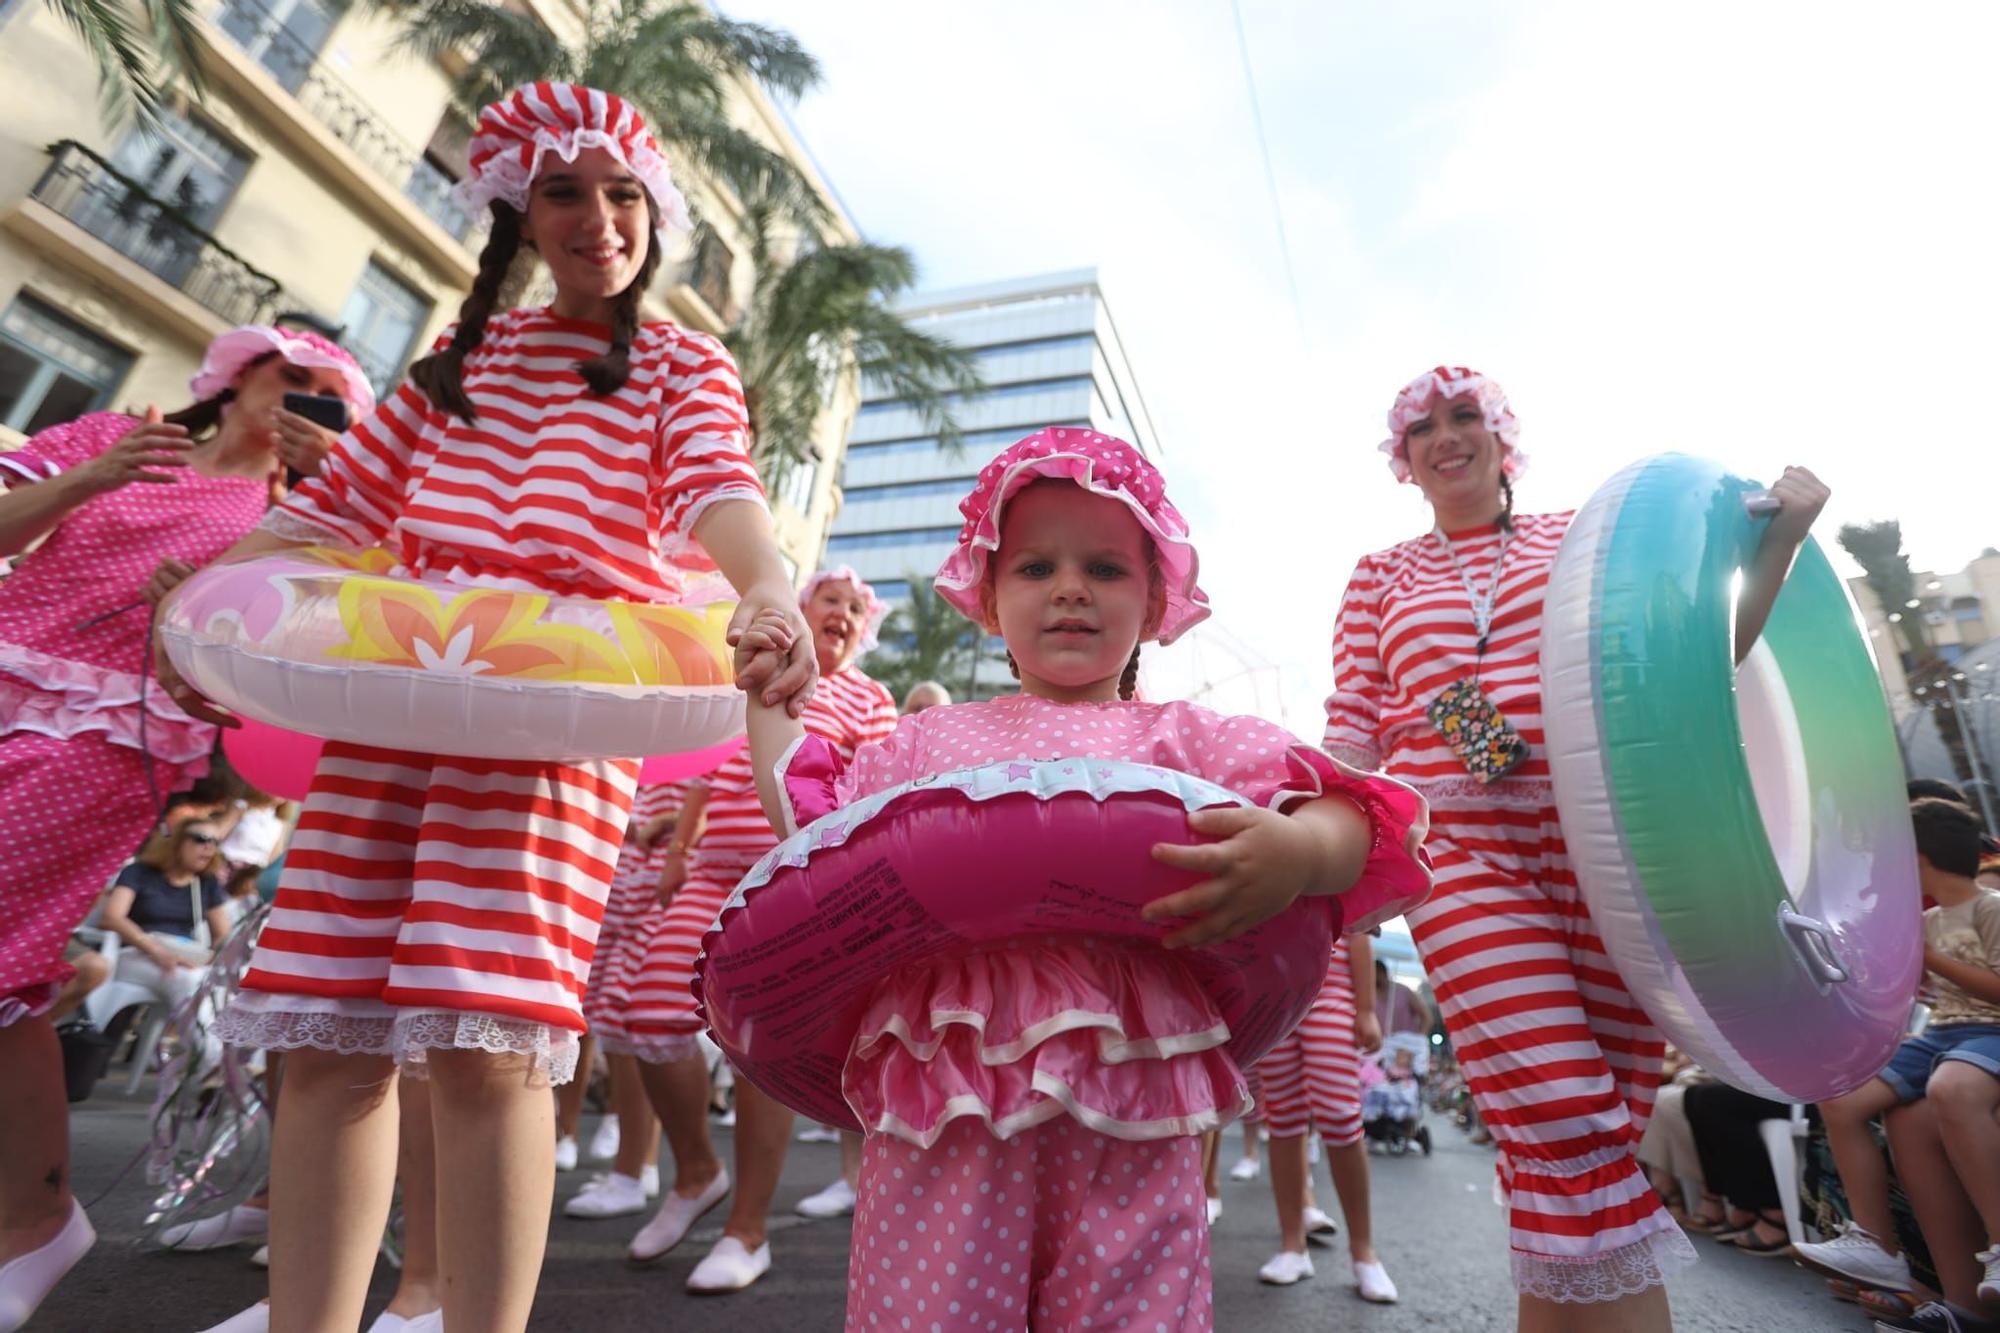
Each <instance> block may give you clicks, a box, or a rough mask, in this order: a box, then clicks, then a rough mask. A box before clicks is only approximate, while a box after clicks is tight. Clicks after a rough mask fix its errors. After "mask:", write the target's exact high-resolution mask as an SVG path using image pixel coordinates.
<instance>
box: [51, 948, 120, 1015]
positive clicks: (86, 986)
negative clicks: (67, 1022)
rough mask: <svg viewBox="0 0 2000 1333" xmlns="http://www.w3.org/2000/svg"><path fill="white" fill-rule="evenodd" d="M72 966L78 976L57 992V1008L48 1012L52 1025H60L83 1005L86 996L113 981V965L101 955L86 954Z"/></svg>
mask: <svg viewBox="0 0 2000 1333" xmlns="http://www.w3.org/2000/svg"><path fill="white" fill-rule="evenodd" d="M71 966H73V967H75V968H76V975H75V976H73V977H71V978H70V979H69V980H68V981H65V982H64V983H63V986H62V989H61V990H59V991H57V992H56V1002H55V1007H53V1008H52V1009H50V1010H49V1012H48V1020H49V1022H51V1023H60V1022H61V1021H62V1020H63V1019H65V1018H68V1017H69V1016H70V1013H71V1011H73V1010H74V1009H75V1008H76V1007H77V1006H78V1005H80V1004H82V1003H83V1001H84V997H85V996H87V995H89V994H90V993H91V992H92V991H94V990H96V989H97V988H98V987H99V986H102V985H103V984H104V983H105V982H107V981H109V980H111V964H109V963H107V962H105V961H104V955H103V954H101V953H87V954H84V955H83V956H82V957H80V958H78V959H77V960H76V962H75V963H73V964H71Z"/></svg>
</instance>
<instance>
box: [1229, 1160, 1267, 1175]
mask: <svg viewBox="0 0 2000 1333" xmlns="http://www.w3.org/2000/svg"><path fill="white" fill-rule="evenodd" d="M1263 1174H1264V1164H1263V1163H1262V1162H1260V1161H1258V1160H1257V1159H1256V1158H1254V1157H1246V1158H1244V1159H1243V1160H1242V1161H1240V1162H1238V1163H1237V1164H1236V1165H1235V1166H1232V1167H1230V1168H1229V1178H1230V1179H1231V1180H1255V1179H1256V1178H1257V1177H1259V1176H1261V1175H1263Z"/></svg>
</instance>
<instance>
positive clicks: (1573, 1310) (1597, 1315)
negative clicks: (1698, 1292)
mask: <svg viewBox="0 0 2000 1333" xmlns="http://www.w3.org/2000/svg"><path fill="white" fill-rule="evenodd" d="M1519 1320H1520V1330H1521V1333H1673V1327H1674V1315H1673V1310H1672V1309H1671V1308H1670V1307H1669V1306H1668V1305H1667V1289H1666V1288H1665V1287H1648V1288H1646V1289H1645V1290H1644V1291H1642V1292H1639V1293H1638V1294H1637V1295H1633V1296H1624V1297H1620V1298H1619V1299H1618V1300H1615V1301H1603V1302H1592V1303H1591V1304H1588V1305H1567V1304H1562V1303H1560V1302H1557V1301H1545V1300H1542V1299H1541V1298H1540V1297H1537V1296H1523V1297H1521V1306H1520V1315H1519Z"/></svg>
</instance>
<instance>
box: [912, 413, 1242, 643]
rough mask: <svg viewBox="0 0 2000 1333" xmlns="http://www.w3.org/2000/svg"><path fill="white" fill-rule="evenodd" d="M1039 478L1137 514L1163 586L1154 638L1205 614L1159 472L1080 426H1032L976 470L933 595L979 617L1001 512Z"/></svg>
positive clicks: (1171, 636)
mask: <svg viewBox="0 0 2000 1333" xmlns="http://www.w3.org/2000/svg"><path fill="white" fill-rule="evenodd" d="M1041 477H1057V478H1060V479H1062V480H1064V481H1073V482H1075V483H1076V484H1077V485H1079V486H1081V487H1083V488H1084V489H1085V490H1087V491H1089V492H1090V493H1091V494H1092V495H1101V496H1104V497H1106V498H1107V499H1112V500H1116V501H1118V502H1119V503H1120V504H1123V505H1124V506H1125V507H1126V508H1128V509H1130V510H1131V511H1132V514H1133V517H1135V518H1137V519H1138V520H1139V526H1140V527H1142V528H1144V529H1145V530H1146V535H1147V536H1148V537H1150V538H1151V539H1152V542H1153V549H1154V550H1155V551H1156V552H1157V553H1158V556H1159V561H1160V574H1161V578H1162V579H1163V581H1164V582H1165V584H1166V603H1167V606H1166V615H1165V616H1164V617H1163V618H1162V619H1161V621H1160V642H1161V643H1163V644H1167V643H1172V642H1173V641H1174V640H1175V639H1177V638H1179V637H1180V636H1181V635H1182V634H1183V633H1185V632H1186V631H1187V630H1188V629H1189V628H1191V627H1192V626H1194V625H1196V624H1198V623H1200V622H1201V621H1203V620H1205V619H1207V618H1208V615H1209V607H1208V595H1207V594H1206V593H1204V592H1203V591H1202V590H1201V588H1200V586H1199V585H1198V584H1197V582H1196V576H1197V575H1198V574H1199V572H1200V568H1201V560H1200V557H1199V556H1197V555H1196V554H1195V549H1194V544H1193V543H1192V542H1191V541H1189V539H1188V526H1187V520H1186V519H1184V518H1182V517H1181V512H1180V510H1178V509H1176V508H1174V505H1173V502H1172V501H1171V500H1169V499H1167V483H1166V479H1165V478H1164V477H1162V476H1161V475H1160V470H1159V469H1158V468H1156V467H1154V466H1153V465H1152V464H1151V463H1149V462H1147V461H1146V458H1145V456H1144V455H1143V454H1141V453H1140V452H1139V451H1138V450H1137V449H1135V448H1133V447H1132V446H1131V445H1129V444H1127V443H1126V442H1125V441H1123V440H1121V439H1117V438H1116V437H1114V436H1110V435H1100V434H1098V433H1097V432H1096V431H1093V430H1090V429H1088V428H1085V427H1079V426H1050V427H1046V428H1044V429H1042V430H1038V431H1036V432H1035V433H1034V434H1033V435H1030V436H1028V437H1026V438H1025V439H1022V440H1018V441H1016V442H1015V443H1013V444H1011V445H1009V446H1008V447H1007V448H1006V449H1004V450H1002V451H1001V453H1000V456H999V457H998V458H995V459H994V460H993V461H992V462H990V463H988V464H987V465H986V466H985V467H983V468H981V469H980V472H979V478H978V480H977V481H976V482H975V483H974V484H973V487H972V494H970V495H968V496H966V497H965V499H964V500H962V501H961V502H960V503H959V506H958V511H959V513H961V514H963V515H965V526H964V527H963V528H962V529H960V531H959V534H958V545H957V546H956V547H954V548H953V550H952V552H951V554H950V555H948V556H946V557H945V561H944V564H943V565H941V566H940V567H939V568H938V572H937V580H936V583H935V584H934V586H935V588H936V590H937V594H938V596H940V597H942V598H944V599H945V600H946V601H947V602H950V603H951V604H952V605H953V606H955V607H957V608H958V610H959V611H961V612H962V613H964V615H965V617H966V618H967V619H969V620H972V621H974V622H978V621H980V620H981V619H982V617H983V615H984V612H983V610H982V608H981V606H980V591H981V589H982V588H983V587H984V586H985V583H986V577H987V568H988V561H989V558H990V555H991V553H992V552H994V551H997V550H999V549H1000V524H1001V511H1002V509H1003V508H1004V507H1005V506H1006V503H1007V501H1008V500H1010V499H1012V498H1013V496H1014V494H1015V493H1016V492H1018V491H1019V490H1020V489H1021V488H1022V487H1023V486H1026V485H1027V484H1028V483H1029V482H1031V481H1034V480H1036V479H1038V478H1041Z"/></svg>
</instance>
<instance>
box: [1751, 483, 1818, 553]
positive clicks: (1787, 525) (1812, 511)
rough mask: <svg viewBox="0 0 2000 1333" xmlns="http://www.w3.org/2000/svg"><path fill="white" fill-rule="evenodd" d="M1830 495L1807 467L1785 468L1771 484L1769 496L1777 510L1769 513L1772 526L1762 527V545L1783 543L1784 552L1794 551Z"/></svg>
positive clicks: (1801, 542) (1803, 539) (1802, 541)
mask: <svg viewBox="0 0 2000 1333" xmlns="http://www.w3.org/2000/svg"><path fill="white" fill-rule="evenodd" d="M1832 494H1833V492H1832V491H1831V490H1830V489H1829V488H1828V487H1827V485H1826V483H1825V482H1823V481H1821V480H1820V479H1819V478H1818V477H1815V476H1814V475H1813V474H1812V473H1811V472H1810V471H1809V470H1807V469H1805V468H1802V467H1788V468H1786V469H1785V474H1784V475H1783V476H1782V477H1779V478H1778V480H1777V481H1776V482H1774V483H1772V485H1771V495H1772V498H1774V499H1776V500H1777V502H1778V512H1777V513H1775V514H1773V515H1772V516H1771V526H1770V527H1769V528H1767V529H1765V532H1764V544H1766V545H1771V546H1776V545H1779V544H1780V543H1782V549H1784V550H1786V551H1794V550H1797V549H1798V548H1799V546H1800V545H1801V544H1803V543H1804V541H1805V539H1806V533H1807V532H1808V531H1810V530H1811V528H1812V525H1813V520H1814V519H1816V518H1818V517H1819V513H1820V510H1822V509H1824V508H1826V502H1827V498H1828V497H1829V496H1831V495H1832Z"/></svg>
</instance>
